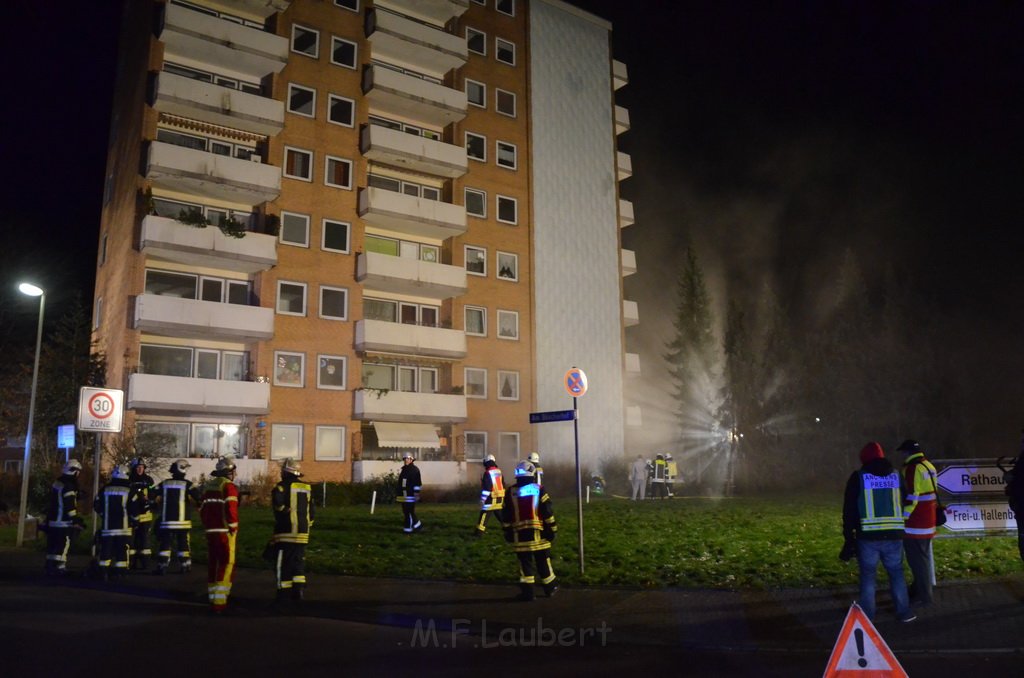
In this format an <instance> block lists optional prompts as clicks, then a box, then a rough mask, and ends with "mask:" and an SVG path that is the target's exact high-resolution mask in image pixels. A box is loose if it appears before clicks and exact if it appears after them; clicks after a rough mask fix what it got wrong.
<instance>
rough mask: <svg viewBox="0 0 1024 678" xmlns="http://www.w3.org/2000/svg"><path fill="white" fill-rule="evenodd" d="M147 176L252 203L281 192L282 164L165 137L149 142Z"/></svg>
mask: <svg viewBox="0 0 1024 678" xmlns="http://www.w3.org/2000/svg"><path fill="white" fill-rule="evenodd" d="M170 7H174V5H170ZM146 178H147V179H150V180H152V182H153V185H154V186H156V187H159V188H164V189H167V190H171V191H178V192H181V193H190V194H192V195H197V196H202V197H204V198H211V199H214V200H226V201H228V202H236V203H242V204H245V205H251V206H256V205H259V204H260V203H264V202H269V201H271V200H274V199H276V198H277V196H278V195H280V193H281V169H280V168H279V167H274V166H273V165H264V164H261V163H258V162H254V161H252V160H239V159H238V158H230V157H228V156H226V155H217V154H215V153H208V152H206V151H197V150H195V149H192V148H185V147H184V146H175V145H173V144H168V143H164V142H162V141H151V142H150V144H149V152H148V154H147V157H146Z"/></svg>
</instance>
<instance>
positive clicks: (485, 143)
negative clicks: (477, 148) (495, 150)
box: [466, 132, 487, 162]
mask: <svg viewBox="0 0 1024 678" xmlns="http://www.w3.org/2000/svg"><path fill="white" fill-rule="evenodd" d="M470 137H476V138H478V139H482V140H483V144H482V147H483V157H482V158H478V157H476V156H475V155H470V152H469V138H470ZM466 157H467V158H469V159H470V160H474V161H476V162H487V137H486V136H484V135H483V134H477V133H476V132H466Z"/></svg>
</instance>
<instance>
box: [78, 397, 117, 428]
mask: <svg viewBox="0 0 1024 678" xmlns="http://www.w3.org/2000/svg"><path fill="white" fill-rule="evenodd" d="M123 421H124V391H121V390H119V389H116V388H90V387H89V386H83V387H82V389H81V390H80V391H79V392H78V430H79V431H96V432H99V433H120V432H121V426H122V424H123Z"/></svg>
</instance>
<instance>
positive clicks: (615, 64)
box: [612, 59, 629, 89]
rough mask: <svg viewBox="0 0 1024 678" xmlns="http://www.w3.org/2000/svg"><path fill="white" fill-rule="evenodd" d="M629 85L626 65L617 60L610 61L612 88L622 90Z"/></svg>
mask: <svg viewBox="0 0 1024 678" xmlns="http://www.w3.org/2000/svg"><path fill="white" fill-rule="evenodd" d="M628 84H629V71H628V70H627V69H626V64H624V63H622V62H621V61H619V60H618V59H612V87H614V88H615V89H622V88H623V87H625V86H626V85H628Z"/></svg>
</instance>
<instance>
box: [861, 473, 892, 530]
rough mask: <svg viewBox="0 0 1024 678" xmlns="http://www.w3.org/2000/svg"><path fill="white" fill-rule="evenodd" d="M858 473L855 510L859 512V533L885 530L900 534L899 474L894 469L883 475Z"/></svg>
mask: <svg viewBox="0 0 1024 678" xmlns="http://www.w3.org/2000/svg"><path fill="white" fill-rule="evenodd" d="M859 475H860V493H859V496H858V497H857V511H858V512H859V514H860V531H861V533H863V534H879V533H881V532H886V531H897V532H899V533H900V534H902V533H903V506H902V505H901V501H900V475H899V474H898V473H896V471H893V472H892V473H890V474H888V475H885V476H875V475H871V474H870V473H866V472H864V471H859ZM879 536H881V535H879Z"/></svg>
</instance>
